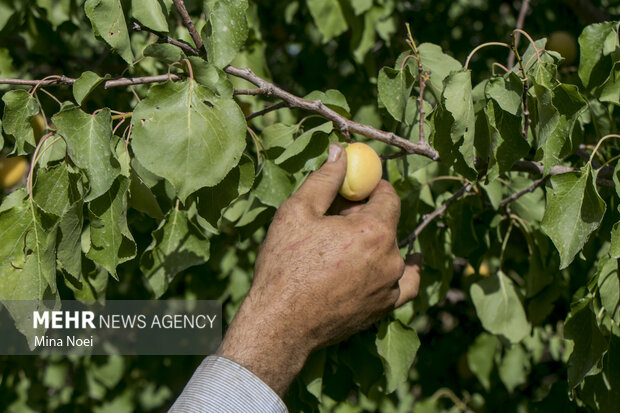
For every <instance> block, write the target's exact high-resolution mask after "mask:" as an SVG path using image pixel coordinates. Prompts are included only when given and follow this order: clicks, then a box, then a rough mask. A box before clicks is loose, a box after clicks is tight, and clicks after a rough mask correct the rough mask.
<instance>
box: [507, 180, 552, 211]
mask: <svg viewBox="0 0 620 413" xmlns="http://www.w3.org/2000/svg"><path fill="white" fill-rule="evenodd" d="M550 177H551V175H547V176H543V177H542V178H540V179H537V180H535V181H534V182H533V183H532V184H531V185H530V186H528V187H527V188H523V189H522V190H520V191H518V192H515V193H514V194H512V195H510V196H508V197H506V198H504V199H502V200H501V201H500V202H499V206H500V208H503V207H505V206H506V205H508V204H509V203H511V202H513V201H516V200H517V199H519V198H521V197H522V196H523V195H525V194H528V193H530V192H534V190H535V189H536V188H538V187H539V186H540V185H542V184H544V183H545V182H546V181H547V179H549V178H550Z"/></svg>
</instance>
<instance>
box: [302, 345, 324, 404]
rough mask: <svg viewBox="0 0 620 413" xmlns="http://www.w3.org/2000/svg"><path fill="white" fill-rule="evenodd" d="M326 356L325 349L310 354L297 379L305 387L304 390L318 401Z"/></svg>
mask: <svg viewBox="0 0 620 413" xmlns="http://www.w3.org/2000/svg"><path fill="white" fill-rule="evenodd" d="M326 355H327V351H326V350H325V349H322V350H319V351H317V352H314V353H312V354H311V355H310V357H308V360H307V361H306V364H305V366H304V368H303V370H302V371H301V373H300V374H299V377H300V378H301V380H302V381H303V383H304V384H305V385H306V390H308V392H309V393H310V394H311V395H313V396H314V397H316V398H317V400H319V401H320V400H321V394H322V393H323V374H324V369H325V361H326Z"/></svg>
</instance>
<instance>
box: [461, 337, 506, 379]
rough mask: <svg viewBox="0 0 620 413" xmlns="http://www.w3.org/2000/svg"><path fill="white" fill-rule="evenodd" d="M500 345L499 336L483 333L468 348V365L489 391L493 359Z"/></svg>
mask: <svg viewBox="0 0 620 413" xmlns="http://www.w3.org/2000/svg"><path fill="white" fill-rule="evenodd" d="M499 346H500V342H499V340H498V339H497V337H495V336H492V335H490V334H487V333H481V334H480V335H479V336H478V337H476V341H474V343H473V344H472V345H471V346H469V348H468V349H467V365H468V366H469V369H470V370H471V371H472V373H474V374H475V375H476V377H477V378H478V380H480V383H481V384H482V386H483V387H484V388H485V389H486V390H487V391H488V390H489V389H490V388H491V380H490V378H491V371H492V370H493V360H494V358H495V352H496V351H497V349H498V348H499Z"/></svg>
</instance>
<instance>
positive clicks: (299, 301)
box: [219, 144, 421, 395]
mask: <svg viewBox="0 0 620 413" xmlns="http://www.w3.org/2000/svg"><path fill="white" fill-rule="evenodd" d="M343 153H344V151H343V150H342V147H341V146H340V145H339V144H332V145H331V146H330V154H329V158H328V161H327V162H326V163H325V164H324V165H323V166H322V167H321V168H320V169H319V170H318V171H316V172H314V173H313V174H311V175H310V177H308V179H307V180H306V182H304V184H303V185H302V186H301V187H300V188H299V190H298V191H297V192H296V193H295V194H293V196H291V197H290V198H289V199H288V200H287V201H286V202H284V203H283V204H282V205H281V206H280V208H279V209H278V211H277V213H276V215H275V217H274V220H273V222H272V224H271V226H270V228H269V231H268V233H267V237H266V239H265V242H264V243H263V246H262V248H261V251H260V254H259V256H258V259H257V262H256V265H255V270H254V281H253V283H252V287H251V289H250V292H249V293H248V295H247V297H246V298H245V300H244V302H243V304H242V306H241V308H240V310H239V312H238V314H237V315H236V316H235V319H234V321H233V323H232V324H231V326H230V328H229V330H228V332H227V334H226V337H225V338H224V341H223V342H222V346H221V348H220V352H219V354H220V355H221V356H223V357H226V358H229V359H231V360H233V361H235V362H237V363H239V364H241V365H243V366H245V367H246V368H248V369H249V370H251V371H252V372H254V373H255V374H256V375H257V376H258V377H260V378H261V379H263V381H265V382H266V383H267V384H268V385H270V386H271V387H272V388H273V389H274V390H275V391H276V392H277V393H279V394H280V395H282V394H283V393H284V392H285V391H286V389H287V388H288V385H289V384H290V382H291V381H292V380H293V378H294V377H295V376H296V375H297V373H298V372H299V371H300V370H301V368H302V367H303V364H304V362H305V360H306V358H307V357H308V355H309V354H310V353H311V352H312V351H313V350H315V349H317V348H320V347H324V346H326V345H329V344H332V343H336V342H338V341H340V340H343V339H345V338H347V337H349V336H350V335H352V334H354V333H356V332H358V331H361V330H363V329H365V328H367V327H368V326H369V325H370V324H372V323H373V322H374V321H376V320H377V319H379V318H380V317H381V316H382V315H384V314H385V313H386V312H388V311H390V310H392V309H394V308H395V307H398V306H400V305H402V304H404V303H406V302H407V301H409V300H411V299H412V298H414V297H415V296H416V295H417V292H418V287H419V280H420V278H419V275H420V264H421V256H420V255H414V256H412V257H409V258H408V260H407V264H406V263H405V262H404V261H403V259H402V258H401V255H400V252H399V250H398V246H397V241H396V226H397V224H398V219H399V216H400V200H399V198H398V196H397V195H396V193H395V192H394V189H393V188H392V186H391V185H390V184H389V183H388V182H386V181H381V182H380V183H379V185H378V186H377V188H375V190H374V191H373V193H372V194H371V195H370V198H369V200H368V202H367V203H366V204H357V205H354V206H350V205H349V206H348V207H347V208H344V209H340V210H337V211H336V212H337V213H339V214H338V215H330V216H325V213H326V212H327V210H328V209H329V208H330V205H332V202H333V201H334V199H335V198H336V196H337V194H338V189H339V188H340V185H341V184H342V182H343V180H344V176H345V173H346V165H347V164H346V156H344V155H343Z"/></svg>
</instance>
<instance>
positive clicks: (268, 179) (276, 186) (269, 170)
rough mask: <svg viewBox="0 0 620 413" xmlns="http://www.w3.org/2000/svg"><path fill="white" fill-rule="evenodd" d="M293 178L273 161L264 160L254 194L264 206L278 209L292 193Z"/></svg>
mask: <svg viewBox="0 0 620 413" xmlns="http://www.w3.org/2000/svg"><path fill="white" fill-rule="evenodd" d="M294 188H295V180H294V178H293V177H292V176H291V175H290V174H289V173H288V172H286V171H285V170H284V169H282V168H280V167H279V166H278V165H276V164H275V163H274V162H273V161H271V160H269V159H266V160H265V161H264V163H263V168H262V172H261V175H260V177H259V178H258V182H257V185H256V188H255V189H254V191H253V192H254V194H255V195H256V197H257V198H258V199H260V200H261V202H262V203H264V204H265V205H269V206H273V207H276V208H277V207H279V206H280V204H282V202H284V201H285V200H286V198H288V197H289V196H291V194H292V193H293V189H294Z"/></svg>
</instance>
